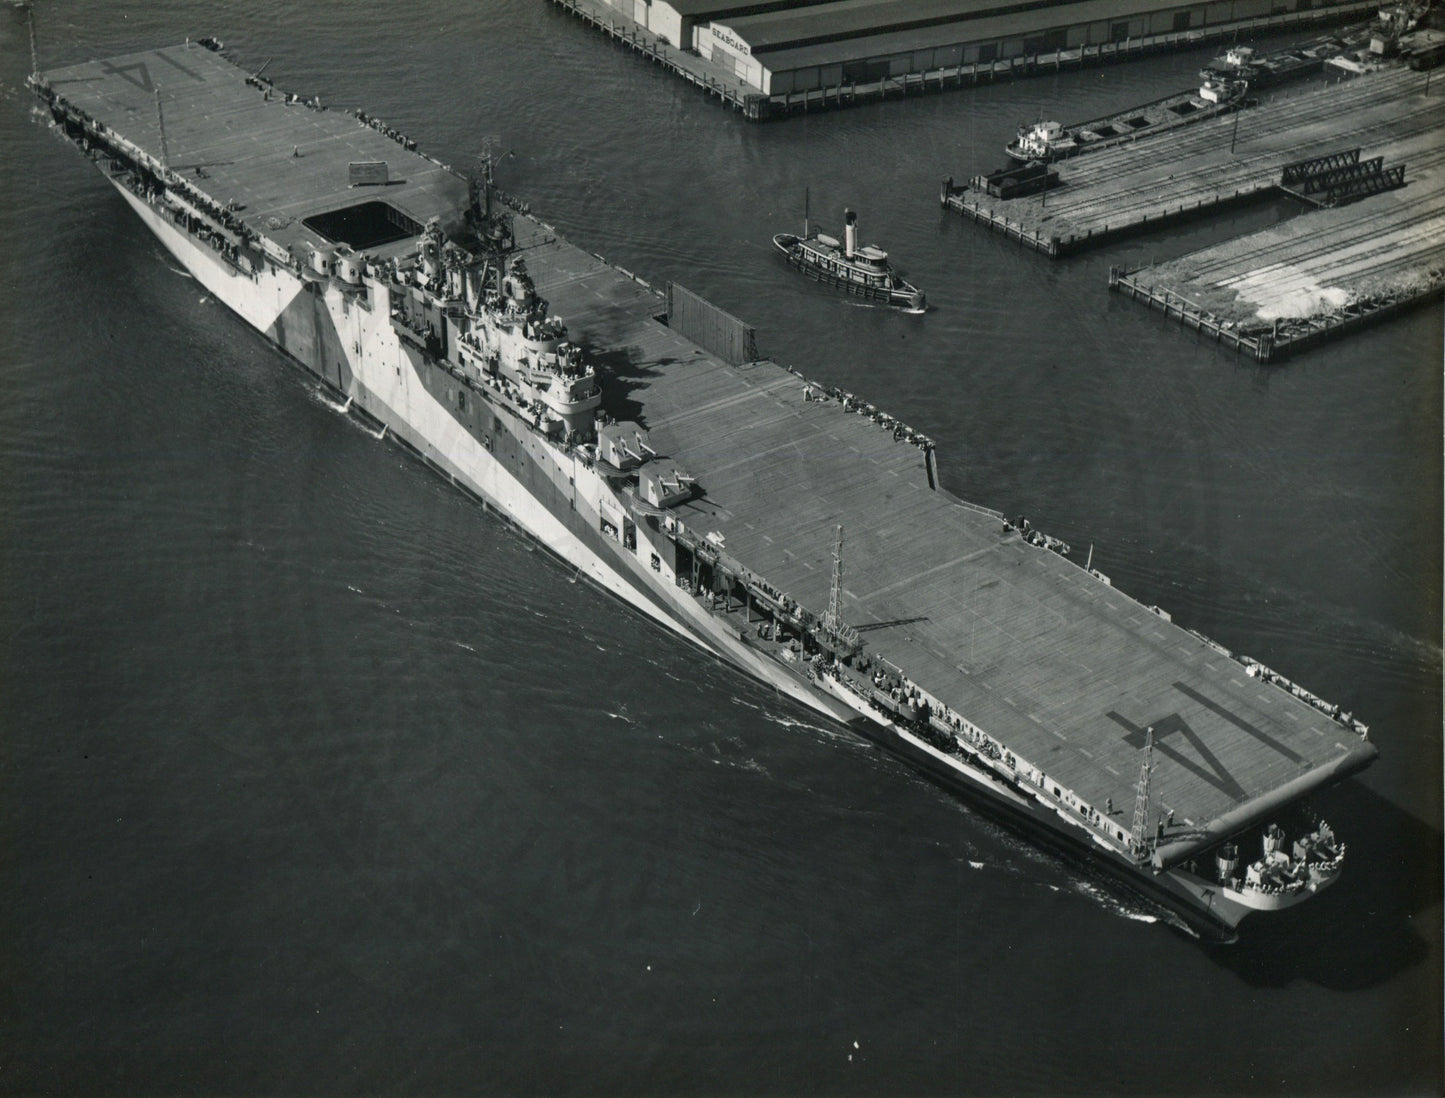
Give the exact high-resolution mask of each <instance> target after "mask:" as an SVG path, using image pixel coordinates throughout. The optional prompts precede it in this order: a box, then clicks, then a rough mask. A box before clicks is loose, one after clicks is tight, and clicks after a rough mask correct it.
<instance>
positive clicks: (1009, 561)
mask: <svg viewBox="0 0 1445 1098" xmlns="http://www.w3.org/2000/svg"><path fill="white" fill-rule="evenodd" d="M30 84H31V87H32V89H33V91H34V92H35V94H36V95H37V96H38V97H39V98H40V99H41V100H42V102H43V105H44V108H45V110H46V111H47V112H48V114H49V116H50V118H51V120H52V121H53V124H54V126H55V128H56V129H57V131H58V132H59V133H61V134H63V135H64V136H65V137H66V138H68V139H69V140H70V141H71V142H73V143H74V144H75V145H76V146H77V147H78V148H80V149H81V150H83V151H84V153H85V154H86V155H87V156H88V157H89V158H90V159H91V160H92V161H93V162H94V163H95V164H96V165H97V166H98V167H99V168H100V169H101V171H102V172H103V173H104V174H105V176H106V178H107V179H109V180H110V182H111V183H112V184H113V185H114V186H115V189H116V191H117V192H118V193H119V195H120V196H121V198H123V199H124V201H125V202H126V203H127V204H128V205H129V206H130V207H131V209H132V210H133V211H134V212H135V213H136V214H137V215H138V216H139V217H140V218H141V219H142V221H144V222H145V224H146V225H147V227H148V228H149V229H150V230H151V231H152V232H153V233H154V234H155V235H156V237H158V238H159V240H160V241H161V243H162V244H163V245H164V246H165V247H166V248H167V249H168V250H169V251H170V252H171V253H172V254H173V255H175V257H176V258H177V259H178V260H179V261H180V262H181V263H183V264H184V265H185V267H186V269H187V270H189V271H190V272H191V273H192V274H193V275H194V277H195V278H196V279H197V280H198V281H199V282H200V283H201V284H202V285H204V286H205V287H206V288H207V289H208V290H209V291H210V292H211V293H213V294H214V295H215V296H216V297H217V298H218V299H219V300H221V301H223V302H225V303H226V304H227V305H229V306H230V308H231V309H232V310H234V312H235V313H236V314H237V315H239V316H240V317H241V318H242V319H243V320H245V321H246V322H247V323H249V324H251V325H252V326H253V327H255V328H256V329H258V330H259V331H261V332H263V333H264V334H265V335H266V336H267V337H268V338H269V339H270V340H271V341H272V342H274V344H275V345H276V346H277V347H279V348H280V349H281V350H283V351H285V352H286V353H287V354H288V355H289V356H290V357H291V358H293V359H294V360H296V361H297V362H298V363H300V365H301V366H302V367H304V368H305V369H306V370H307V371H309V372H310V373H311V374H312V375H314V376H315V378H317V379H319V383H320V384H321V385H323V386H326V387H328V388H329V389H330V390H333V391H334V393H335V399H336V400H337V401H338V402H339V403H341V404H342V405H343V406H344V407H346V408H347V409H348V410H349V411H350V412H351V413H352V414H355V415H359V416H363V417H366V418H367V419H368V421H369V422H371V423H374V424H375V425H376V427H377V428H378V433H380V434H384V435H389V437H390V438H392V439H395V440H397V441H399V442H401V443H402V444H404V445H405V446H407V447H409V448H410V449H411V450H413V451H415V452H416V453H417V454H419V455H420V456H421V457H422V458H423V459H424V460H425V461H426V462H427V463H429V464H430V465H432V466H433V467H435V468H436V469H437V470H439V471H440V472H441V473H442V474H443V475H445V476H447V477H449V478H450V479H451V480H452V481H453V482H455V483H456V484H458V485H459V486H462V487H463V488H465V489H466V490H468V491H469V492H471V493H473V494H475V495H476V496H477V497H479V498H481V499H482V500H484V501H486V502H487V503H489V504H490V505H492V506H495V507H497V508H499V509H500V510H502V511H503V512H505V513H506V514H507V515H509V516H511V518H512V519H513V520H515V522H516V523H517V524H518V525H519V526H521V527H522V528H523V529H525V530H526V531H527V532H528V533H529V534H530V535H531V536H532V537H534V538H535V539H537V541H539V542H540V543H542V544H543V545H545V546H546V547H547V548H548V549H550V550H551V551H552V552H553V553H555V554H556V555H557V556H558V557H560V558H562V559H563V560H565V561H566V562H567V564H568V566H569V567H571V568H575V569H576V571H577V574H579V575H585V576H587V577H590V578H591V579H592V580H593V581H595V582H596V583H597V584H599V585H600V586H601V587H603V588H604V589H606V590H607V591H610V592H612V593H613V594H614V595H616V596H618V597H619V598H621V599H622V600H624V601H625V602H627V603H628V604H629V605H631V606H633V607H635V608H636V609H637V610H639V611H641V612H642V613H644V614H646V615H648V616H649V617H651V618H652V619H654V620H656V621H657V622H659V623H661V624H662V625H664V626H666V627H667V628H668V629H670V630H671V631H673V632H674V633H676V634H677V635H679V636H681V637H683V638H685V639H687V640H689V641H691V642H693V643H694V644H697V645H699V646H700V647H702V648H703V649H705V650H707V651H708V652H710V653H713V654H715V655H716V656H717V657H719V658H721V659H723V660H726V661H728V662H730V663H732V664H734V665H735V666H737V667H738V668H740V669H742V670H743V671H745V672H746V673H748V674H750V675H752V676H754V677H756V678H758V679H760V680H762V681H763V682H766V683H769V684H771V685H773V686H774V687H776V688H777V689H779V690H781V691H783V692H785V693H787V694H788V695H790V696H791V697H793V698H796V699H798V700H799V701H801V702H803V703H805V704H807V705H809V706H811V707H813V708H814V709H816V710H818V711H820V712H822V713H824V714H827V715H828V716H830V717H832V718H835V719H837V720H839V721H842V722H846V723H848V724H849V725H851V726H852V727H853V728H855V729H856V730H857V731H858V732H859V733H861V734H863V735H865V736H868V737H870V738H872V739H873V740H875V741H876V742H878V743H879V744H881V745H882V746H884V747H886V748H888V749H889V750H891V751H893V752H895V753H897V754H898V755H900V756H901V757H903V758H904V759H906V760H907V761H908V762H909V763H911V764H912V765H914V766H915V767H917V768H919V769H920V770H923V771H924V772H926V773H928V774H929V775H930V776H932V777H933V778H935V779H936V780H938V781H940V782H942V783H944V784H946V785H949V786H951V787H953V788H956V789H957V790H959V791H962V792H964V793H965V794H966V795H967V796H968V797H969V799H971V800H972V802H973V803H975V804H976V805H978V806H980V807H982V808H985V809H987V810H989V811H992V812H994V813H996V814H998V815H1001V816H1004V817H1007V818H1008V819H1010V820H1012V821H1014V823H1015V824H1016V825H1017V826H1018V827H1019V828H1020V829H1021V830H1024V831H1026V832H1028V833H1030V834H1031V835H1033V836H1035V837H1036V838H1038V839H1039V840H1041V841H1044V842H1046V843H1048V844H1050V845H1053V846H1056V847H1061V848H1064V849H1066V850H1069V851H1072V852H1074V853H1076V854H1077V853H1083V854H1087V855H1089V856H1090V857H1091V858H1092V859H1093V860H1094V862H1095V863H1096V864H1098V865H1101V866H1105V867H1108V868H1109V869H1110V870H1111V871H1112V872H1113V873H1114V874H1115V875H1116V876H1117V878H1118V879H1120V880H1121V881H1123V882H1126V883H1127V884H1128V885H1129V886H1130V887H1132V888H1133V889H1135V890H1137V891H1140V892H1142V893H1145V894H1147V895H1149V896H1151V897H1153V898H1154V899H1156V900H1159V901H1161V902H1163V903H1164V904H1166V905H1168V907H1169V908H1170V909H1172V910H1173V911H1175V912H1177V913H1179V914H1181V915H1182V916H1184V918H1185V919H1186V920H1187V921H1188V922H1189V924H1190V925H1191V926H1192V927H1194V928H1195V929H1196V930H1197V931H1199V932H1201V933H1204V934H1207V935H1209V936H1212V937H1219V938H1229V937H1232V936H1233V935H1234V933H1235V928H1236V927H1237V925H1238V924H1239V922H1240V920H1241V919H1243V918H1244V917H1245V916H1247V915H1249V914H1251V913H1252V912H1256V911H1275V910H1279V909H1283V908H1287V907H1290V906H1292V905H1294V904H1296V903H1299V902H1301V901H1303V900H1305V899H1307V898H1309V897H1311V896H1313V895H1314V894H1316V893H1317V892H1319V891H1321V890H1323V889H1324V888H1326V887H1328V886H1330V885H1331V884H1333V883H1334V882H1335V881H1336V880H1337V879H1338V877H1339V875H1340V873H1341V870H1342V865H1343V862H1344V857H1345V844H1344V843H1343V841H1341V839H1340V837H1338V836H1336V835H1335V833H1334V832H1333V830H1332V829H1331V828H1330V826H1329V824H1328V823H1326V822H1324V821H1322V820H1320V819H1319V818H1318V817H1317V816H1316V815H1314V814H1313V813H1312V812H1311V811H1310V809H1309V807H1308V804H1307V803H1306V798H1307V795H1308V794H1309V793H1311V791H1313V790H1316V789H1318V788H1319V787H1321V786H1324V785H1327V784H1329V783H1333V782H1336V781H1338V780H1340V779H1342V778H1344V777H1346V776H1348V775H1350V774H1352V773H1354V772H1356V771H1358V770H1360V769H1361V768H1363V767H1365V766H1367V765H1368V764H1369V763H1370V762H1371V761H1372V760H1373V759H1374V758H1375V756H1376V754H1377V751H1376V748H1375V746H1374V745H1373V743H1371V742H1370V740H1369V738H1368V730H1367V729H1366V728H1365V726H1364V725H1363V724H1361V723H1360V722H1359V721H1357V720H1355V719H1354V718H1353V717H1352V716H1351V715H1350V714H1348V713H1342V712H1340V710H1339V708H1338V707H1337V706H1333V705H1331V704H1329V703H1328V702H1326V701H1325V700H1323V699H1321V698H1319V697H1317V696H1315V695H1314V694H1312V693H1310V692H1309V691H1307V690H1305V689H1304V688H1303V687H1301V686H1298V685H1296V684H1294V683H1292V682H1290V681H1288V680H1287V679H1285V678H1284V677H1283V676H1281V675H1279V674H1277V673H1275V672H1273V671H1271V670H1270V669H1269V668H1266V667H1263V666H1262V665H1260V664H1258V663H1257V662H1255V661H1253V660H1250V659H1248V658H1247V657H1244V656H1240V655H1236V654H1234V653H1231V652H1230V651H1228V650H1227V649H1225V648H1224V647H1223V646H1221V645H1219V644H1217V643H1215V642H1213V641H1211V640H1209V639H1208V638H1206V637H1204V636H1202V635H1200V634H1198V633H1195V632H1192V631H1190V630H1187V629H1184V628H1181V627H1179V626H1177V625H1175V624H1174V623H1173V622H1172V621H1171V620H1170V617H1169V615H1168V614H1167V613H1166V612H1164V611H1163V610H1160V609H1158V608H1157V607H1147V606H1144V605H1141V604H1140V603H1138V602H1136V601H1135V600H1133V599H1131V598H1129V597H1128V596H1126V595H1124V594H1123V593H1121V592H1120V591H1118V590H1116V589H1115V588H1114V587H1113V586H1112V584H1111V583H1110V582H1109V579H1108V577H1106V576H1104V575H1102V574H1101V573H1100V572H1098V571H1096V570H1094V569H1093V568H1092V567H1091V565H1092V561H1091V560H1088V559H1086V560H1085V561H1083V562H1082V563H1080V562H1079V561H1077V560H1076V559H1075V557H1076V556H1077V554H1073V553H1072V552H1071V551H1070V550H1069V547H1068V546H1066V545H1064V544H1063V543H1062V542H1060V541H1058V540H1057V539H1055V538H1051V537H1049V536H1047V535H1045V534H1043V533H1041V532H1040V531H1038V530H1035V529H1034V528H1033V527H1032V526H1031V525H1030V524H1029V523H1028V522H1027V521H1025V520H1022V519H1013V520H1009V519H1006V518H1005V517H1004V516H1003V515H1001V514H999V513H998V512H995V511H991V510H989V509H987V508H984V507H979V506H975V505H973V504H970V503H966V502H963V501H961V500H958V499H956V498H954V497H953V496H951V495H949V493H947V492H946V491H944V490H942V489H941V488H940V487H939V483H938V470H937V458H936V454H935V452H934V449H933V446H932V443H931V442H930V441H929V440H928V439H927V438H926V437H924V436H923V435H921V434H920V433H918V432H916V431H914V430H912V429H911V428H909V427H908V426H907V425H905V424H903V423H901V422H899V421H897V420H896V419H894V418H893V417H891V416H890V415H888V414H887V413H886V412H884V411H882V410H880V409H878V408H876V407H874V406H873V405H872V404H869V403H868V402H867V401H866V399H864V398H863V397H861V396H856V395H854V394H851V393H846V392H843V391H841V390H839V389H837V388H836V387H831V386H829V385H828V384H826V382H823V381H814V380H809V379H807V378H806V377H804V376H802V375H801V374H799V373H798V372H797V371H795V370H793V369H791V368H784V367H782V366H779V365H777V364H775V363H772V362H769V361H766V360H763V359H761V358H760V357H759V356H758V354H757V352H756V350H755V348H754V345H753V338H752V332H751V330H750V329H748V328H747V326H746V325H745V324H742V323H741V322H739V321H737V320H736V319H734V318H732V317H730V316H728V315H727V314H726V313H723V312H722V311H721V310H718V309H716V308H714V307H712V306H710V305H709V304H708V303H707V302H705V301H703V300H702V299H700V298H698V297H696V295H693V294H691V293H689V292H688V291H687V290H686V289H684V288H683V287H681V286H676V285H669V286H668V287H667V288H666V292H665V293H663V292H659V291H658V290H656V289H654V288H653V287H651V286H649V285H648V284H647V283H645V282H643V281H642V280H641V279H639V278H637V277H635V276H633V275H631V274H629V273H628V272H626V271H623V270H621V269H619V268H617V267H614V266H612V265H609V264H608V263H607V262H606V261H604V260H603V259H601V258H600V257H598V256H596V255H593V254H590V253H588V252H586V251H584V250H582V249H580V248H578V247H575V246H573V245H571V244H569V243H567V242H566V241H565V240H563V239H561V238H560V237H559V235H558V234H557V233H556V232H555V231H554V230H552V229H551V228H550V227H549V226H548V225H547V224H546V223H545V222H543V221H541V220H539V219H538V218H535V217H533V216H531V215H530V214H528V213H524V212H522V211H521V209H520V204H519V203H517V202H515V201H514V200H507V199H506V198H505V196H503V195H502V194H501V193H500V192H499V191H498V190H497V189H496V188H495V186H494V185H493V182H492V179H491V172H490V170H489V168H487V167H485V166H484V167H483V168H482V169H480V170H479V171H477V172H475V173H462V172H458V171H454V170H452V169H451V168H449V167H448V166H446V165H444V164H441V163H439V162H438V161H436V160H434V159H432V158H430V157H427V156H426V155H424V154H422V153H421V152H419V151H417V148H416V145H415V143H414V142H412V141H411V140H410V139H408V138H407V137H405V135H403V134H400V133H398V132H397V131H396V130H394V129H393V128H391V127H389V126H388V125H386V124H385V123H384V122H382V121H380V120H378V119H376V118H373V117H370V116H368V115H367V114H365V113H362V112H345V111H341V110H332V109H326V108H325V107H324V106H323V105H322V104H321V103H319V102H317V101H315V100H310V101H307V100H303V99H301V98H298V97H297V96H295V95H288V94H286V93H284V92H282V91H280V90H278V89H277V88H276V87H275V86H273V85H272V83H271V82H270V80H268V79H266V78H263V77H262V76H261V75H259V74H258V73H251V72H248V71H247V70H246V69H244V68H242V67H240V66H238V65H237V64H235V63H233V62H232V61H231V60H228V59H227V58H226V57H225V56H224V55H223V54H222V52H221V49H220V45H219V43H216V42H214V41H202V42H186V43H185V44H182V45H176V46H171V47H167V48H162V49H155V50H148V51H145V52H141V53H136V54H131V55H128V56H123V57H116V58H112V59H109V60H101V61H93V62H89V63H86V64H80V65H74V66H70V67H67V68H62V69H57V70H54V71H49V72H45V73H38V72H37V73H35V74H34V75H33V76H32V77H31V80H30Z"/></svg>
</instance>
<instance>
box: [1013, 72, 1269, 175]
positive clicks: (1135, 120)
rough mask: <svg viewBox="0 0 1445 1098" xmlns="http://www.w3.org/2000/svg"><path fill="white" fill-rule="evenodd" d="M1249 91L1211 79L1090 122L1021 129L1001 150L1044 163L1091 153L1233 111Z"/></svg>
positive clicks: (1242, 83) (1039, 124)
mask: <svg viewBox="0 0 1445 1098" xmlns="http://www.w3.org/2000/svg"><path fill="white" fill-rule="evenodd" d="M1248 90H1249V85H1248V84H1247V83H1246V82H1245V81H1243V80H1229V79H1216V78H1210V79H1206V80H1205V81H1204V83H1202V84H1201V85H1200V86H1199V87H1198V88H1195V89H1191V90H1189V91H1187V92H1179V93H1177V94H1175V95H1169V96H1165V97H1164V98H1163V99H1156V100H1154V102H1152V103H1145V104H1144V105H1143V106H1141V107H1131V108H1130V109H1129V110H1125V111H1118V112H1116V113H1114V114H1110V115H1105V116H1104V117H1103V118H1096V119H1094V120H1093V121H1090V122H1079V123H1077V124H1076V125H1073V126H1064V125H1062V124H1061V123H1058V122H1052V121H1050V122H1044V121H1040V122H1036V123H1035V124H1034V125H1032V126H1022V127H1020V128H1019V132H1018V135H1017V136H1016V137H1015V138H1014V139H1013V140H1012V141H1010V142H1009V143H1008V145H1006V146H1005V147H1004V151H1005V152H1006V153H1008V154H1009V156H1011V157H1013V158H1014V159H1015V160H1023V161H1029V160H1041V161H1044V162H1046V163H1047V162H1049V161H1053V160H1062V159H1064V158H1066V157H1070V156H1078V155H1079V154H1080V153H1086V152H1096V151H1097V150H1099V149H1108V148H1112V147H1114V146H1115V145H1122V144H1125V143H1126V142H1129V141H1137V140H1139V139H1140V138H1142V137H1149V136H1152V135H1154V134H1158V133H1164V132H1166V131H1168V130H1173V129H1178V128H1179V127H1180V126H1188V125H1191V124H1192V123H1195V122H1202V121H1204V119H1206V118H1214V117H1215V116H1216V115H1220V114H1225V113H1227V112H1229V111H1233V110H1238V109H1240V108H1241V107H1244V106H1246V105H1247V104H1248V102H1249V100H1248V99H1247V98H1246V97H1245V93H1246V92H1247V91H1248Z"/></svg>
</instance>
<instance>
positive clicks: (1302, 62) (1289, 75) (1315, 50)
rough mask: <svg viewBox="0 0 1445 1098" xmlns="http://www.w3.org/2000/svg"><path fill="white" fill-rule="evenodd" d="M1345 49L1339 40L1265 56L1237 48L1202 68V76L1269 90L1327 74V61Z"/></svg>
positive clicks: (1206, 78) (1248, 49)
mask: <svg viewBox="0 0 1445 1098" xmlns="http://www.w3.org/2000/svg"><path fill="white" fill-rule="evenodd" d="M1344 48H1345V47H1344V43H1342V42H1337V41H1335V40H1328V41H1326V42H1323V43H1320V44H1318V45H1315V46H1305V47H1300V48H1297V49H1289V50H1278V51H1276V52H1274V53H1264V54H1262V53H1258V52H1256V51H1255V50H1254V49H1253V47H1251V46H1234V47H1231V48H1230V49H1228V50H1226V51H1225V52H1224V53H1222V54H1220V55H1219V56H1218V57H1216V58H1215V59H1214V60H1213V61H1211V62H1210V63H1209V64H1208V65H1206V66H1205V67H1204V68H1202V69H1200V70H1199V76H1200V78H1201V79H1203V80H1216V81H1226V80H1243V81H1245V82H1246V83H1248V84H1249V86H1250V87H1251V88H1255V89H1258V88H1269V87H1273V86H1274V85H1276V84H1283V83H1284V82H1285V81H1286V80H1293V79H1294V78H1295V77H1298V76H1310V75H1312V74H1313V73H1317V72H1322V71H1324V67H1325V61H1327V60H1328V59H1329V58H1330V57H1333V56H1334V55H1335V54H1338V53H1340V52H1342V51H1343V50H1344Z"/></svg>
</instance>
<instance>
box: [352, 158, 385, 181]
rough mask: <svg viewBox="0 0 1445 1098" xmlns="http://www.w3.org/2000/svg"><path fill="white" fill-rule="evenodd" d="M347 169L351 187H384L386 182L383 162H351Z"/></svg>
mask: <svg viewBox="0 0 1445 1098" xmlns="http://www.w3.org/2000/svg"><path fill="white" fill-rule="evenodd" d="M347 169H348V171H349V173H350V176H351V185H352V186H353V187H375V186H385V185H386V182H387V175H386V161H385V160H353V161H352V162H351V163H350V164H349V165H348V166H347Z"/></svg>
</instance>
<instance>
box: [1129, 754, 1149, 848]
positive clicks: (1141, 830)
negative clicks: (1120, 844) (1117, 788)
mask: <svg viewBox="0 0 1445 1098" xmlns="http://www.w3.org/2000/svg"><path fill="white" fill-rule="evenodd" d="M1153 773H1154V726H1153V725H1150V726H1149V727H1148V728H1147V729H1145V731H1144V763H1143V765H1142V766H1140V767H1139V792H1138V794H1137V795H1136V796H1135V798H1134V832H1133V836H1132V838H1133V840H1134V841H1133V847H1134V853H1135V854H1143V853H1144V851H1145V850H1146V847H1145V842H1146V840H1147V838H1148V835H1147V833H1148V830H1149V781H1150V778H1151V776H1152V775H1153Z"/></svg>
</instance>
